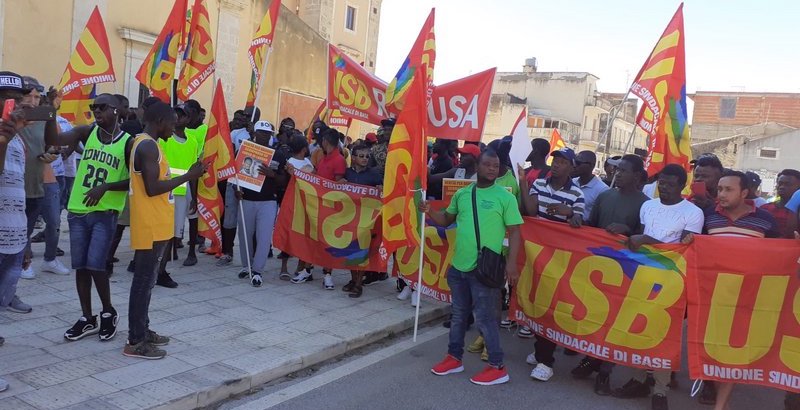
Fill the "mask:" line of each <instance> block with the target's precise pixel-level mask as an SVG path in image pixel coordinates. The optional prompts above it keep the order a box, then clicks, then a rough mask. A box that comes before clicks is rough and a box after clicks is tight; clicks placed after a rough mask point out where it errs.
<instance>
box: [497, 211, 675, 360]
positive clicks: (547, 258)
mask: <svg viewBox="0 0 800 410" xmlns="http://www.w3.org/2000/svg"><path fill="white" fill-rule="evenodd" d="M522 239H523V249H522V250H523V252H520V260H519V261H518V262H519V263H520V272H521V276H520V280H519V283H518V284H517V287H515V288H514V293H515V295H514V297H512V306H511V311H510V312H509V314H510V316H511V317H512V320H516V321H517V322H519V323H522V324H525V325H527V326H528V327H530V328H531V329H532V330H533V331H534V332H536V334H538V335H540V336H544V337H545V338H547V339H548V340H551V341H553V342H555V343H556V344H559V345H561V346H565V347H568V348H570V349H572V350H575V351H577V352H580V353H585V354H588V355H590V356H593V357H596V358H599V359H602V360H606V361H610V362H614V363H618V364H622V365H625V366H632V367H640V368H647V369H662V370H677V369H679V368H680V357H681V331H682V327H683V318H684V312H685V306H686V299H685V292H684V276H685V272H686V260H685V259H684V257H683V253H684V252H685V251H686V246H682V245H658V246H657V247H651V246H644V247H642V248H641V249H640V250H638V251H636V252H633V251H630V250H628V249H627V248H626V247H625V244H624V238H622V237H618V236H612V235H610V234H608V233H606V232H605V231H603V230H600V229H596V228H589V227H583V228H581V229H574V228H571V227H570V226H569V225H567V224H563V223H558V222H551V221H545V220H538V219H533V218H526V220H525V224H524V225H523V226H522Z"/></svg>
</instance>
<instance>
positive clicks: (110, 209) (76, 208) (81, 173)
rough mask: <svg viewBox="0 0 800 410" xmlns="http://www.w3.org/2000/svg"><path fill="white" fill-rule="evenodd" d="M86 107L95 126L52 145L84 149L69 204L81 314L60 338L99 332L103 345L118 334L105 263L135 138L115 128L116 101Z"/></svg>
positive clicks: (105, 97) (101, 99)
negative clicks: (95, 307)
mask: <svg viewBox="0 0 800 410" xmlns="http://www.w3.org/2000/svg"><path fill="white" fill-rule="evenodd" d="M89 108H90V109H91V110H92V113H93V114H94V118H95V123H94V124H92V125H86V126H81V127H75V128H73V129H72V130H71V131H68V132H65V133H62V134H61V135H60V136H59V141H58V143H57V144H54V145H67V146H69V147H70V148H71V149H74V147H75V146H77V145H78V144H79V143H83V145H84V149H83V157H82V158H81V162H80V164H79V165H78V169H77V171H76V174H75V183H74V184H73V186H72V193H71V194H70V199H69V203H68V204H67V210H68V211H69V214H68V215H67V221H68V222H69V236H70V248H71V251H70V253H71V256H72V268H73V269H75V270H76V271H77V273H76V275H75V286H76V288H77V290H78V298H79V299H80V302H81V310H82V311H83V312H82V313H83V315H82V316H81V318H80V319H78V321H77V322H76V323H75V325H74V326H72V328H70V329H69V330H67V331H66V333H64V338H65V339H67V340H80V339H82V338H84V337H86V336H88V335H92V334H95V333H98V332H99V333H100V340H101V341H107V340H111V339H112V338H113V337H114V335H116V333H117V321H118V315H117V311H116V310H115V309H114V307H113V306H112V305H111V289H110V285H109V280H108V276H109V275H108V273H107V272H106V259H107V257H108V252H109V248H110V247H111V242H112V239H113V237H114V230H115V228H116V225H117V216H118V215H119V213H120V211H122V208H124V207H125V201H126V198H127V191H128V178H129V174H128V161H129V158H130V150H131V146H132V142H133V138H131V135H129V134H127V133H125V132H124V131H122V130H120V128H119V121H118V117H119V115H120V101H119V100H118V99H117V98H116V97H114V96H113V95H111V94H101V95H99V96H97V98H95V100H94V103H93V104H91V105H90V106H89ZM92 281H94V285H95V287H96V288H97V294H98V296H100V301H101V303H102V304H103V310H102V311H101V312H100V325H99V326H98V323H97V316H94V315H92Z"/></svg>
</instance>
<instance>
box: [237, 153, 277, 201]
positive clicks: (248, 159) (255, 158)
mask: <svg viewBox="0 0 800 410" xmlns="http://www.w3.org/2000/svg"><path fill="white" fill-rule="evenodd" d="M273 155H275V150H273V149H271V148H267V147H265V146H262V145H258V144H256V143H255V142H252V141H243V142H242V148H241V149H239V153H238V154H237V155H236V171H237V172H236V179H237V181H238V182H237V184H238V185H239V186H240V187H241V188H247V189H249V190H251V191H258V192H260V191H261V187H262V186H263V185H264V181H265V180H266V179H267V177H266V176H265V175H261V173H260V172H258V168H259V166H260V165H262V164H263V165H264V166H265V167H269V166H270V162H272V156H273Z"/></svg>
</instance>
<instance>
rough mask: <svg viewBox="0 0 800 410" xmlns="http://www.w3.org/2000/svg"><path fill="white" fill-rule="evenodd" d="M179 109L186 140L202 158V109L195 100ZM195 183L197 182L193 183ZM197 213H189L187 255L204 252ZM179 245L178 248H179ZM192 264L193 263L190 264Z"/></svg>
mask: <svg viewBox="0 0 800 410" xmlns="http://www.w3.org/2000/svg"><path fill="white" fill-rule="evenodd" d="M180 109H182V110H183V112H184V113H186V117H187V118H186V122H187V123H186V126H185V127H184V132H185V133H186V138H187V139H193V140H194V141H195V142H196V143H197V147H198V148H197V152H198V156H199V157H200V158H202V156H203V148H204V147H205V145H206V134H208V125H207V124H203V120H204V118H205V117H204V115H203V112H204V110H203V107H201V106H200V103H199V102H197V101H196V100H187V101H186V102H185V103H184V104H182V105H181V106H180ZM194 182H195V183H197V181H194ZM197 216H198V215H197V211H196V210H195V212H190V213H189V254H190V255H194V249H195V247H197V248H198V251H200V252H201V253H203V252H206V248H205V242H206V241H205V238H203V237H202V236H200V235H198V234H197V231H198V222H197ZM180 246H181V245H180V243H179V245H178V247H180ZM186 260H187V261H189V264H188V265H186V266H192V265H194V264H196V263H197V259H196V258H194V257H187V259H186ZM192 262H194V263H192Z"/></svg>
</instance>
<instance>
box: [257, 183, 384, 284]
mask: <svg viewBox="0 0 800 410" xmlns="http://www.w3.org/2000/svg"><path fill="white" fill-rule="evenodd" d="M380 214H381V196H380V190H378V188H375V187H368V186H364V185H357V184H351V183H348V182H343V183H340V182H333V181H331V180H328V179H324V178H320V177H319V176H316V175H312V174H307V173H305V172H303V171H300V170H295V172H294V176H293V178H292V179H291V180H290V181H289V186H288V187H287V188H286V194H285V195H284V197H283V202H282V203H281V212H279V214H278V223H277V225H276V227H275V234H274V237H273V242H274V246H275V247H276V248H278V249H280V250H282V251H284V252H287V253H288V254H290V255H292V256H295V257H297V258H300V259H302V260H304V261H306V262H310V263H313V264H314V265H317V266H322V267H325V268H330V269H353V270H370V271H377V272H385V271H386V262H387V260H388V255H387V253H386V250H385V249H383V248H381V235H380V232H379V230H380V222H379V221H380ZM376 222H377V223H376Z"/></svg>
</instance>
